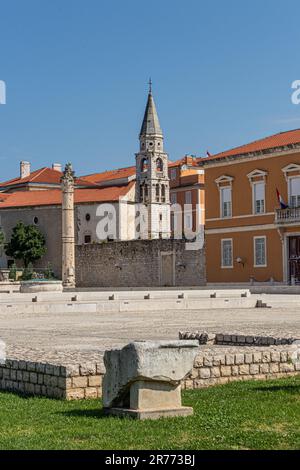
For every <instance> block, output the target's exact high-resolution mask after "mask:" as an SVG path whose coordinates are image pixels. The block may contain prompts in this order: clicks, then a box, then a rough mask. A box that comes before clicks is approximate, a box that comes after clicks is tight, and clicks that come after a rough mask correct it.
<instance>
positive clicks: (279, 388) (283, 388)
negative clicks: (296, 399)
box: [253, 384, 300, 393]
mask: <svg viewBox="0 0 300 470" xmlns="http://www.w3.org/2000/svg"><path fill="white" fill-rule="evenodd" d="M253 390H254V391H255V392H287V393H300V385H299V384H294V385H292V384H286V385H266V386H259V387H254V389H253Z"/></svg>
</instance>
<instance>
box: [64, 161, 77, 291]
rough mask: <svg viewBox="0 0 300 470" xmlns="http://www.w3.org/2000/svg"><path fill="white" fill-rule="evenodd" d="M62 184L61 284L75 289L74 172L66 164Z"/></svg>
mask: <svg viewBox="0 0 300 470" xmlns="http://www.w3.org/2000/svg"><path fill="white" fill-rule="evenodd" d="M61 184H62V282H63V287H69V288H73V287H75V225H74V171H73V170H72V165H71V163H67V164H66V167H65V170H64V174H63V176H62V178H61Z"/></svg>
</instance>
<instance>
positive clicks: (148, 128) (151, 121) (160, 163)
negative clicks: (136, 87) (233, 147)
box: [136, 80, 170, 238]
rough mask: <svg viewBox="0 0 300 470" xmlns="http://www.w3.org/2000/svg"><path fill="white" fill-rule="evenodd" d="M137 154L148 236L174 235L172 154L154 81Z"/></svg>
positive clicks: (138, 194) (139, 199) (140, 198)
mask: <svg viewBox="0 0 300 470" xmlns="http://www.w3.org/2000/svg"><path fill="white" fill-rule="evenodd" d="M139 139H140V151H139V152H138V153H137V154H136V202H137V203H140V204H141V203H142V204H145V206H146V208H147V214H148V238H170V188H169V176H168V155H167V154H166V153H165V152H164V143H163V140H164V138H163V133H162V130H161V128H160V124H159V119H158V115H157V111H156V107H155V103H154V99H153V96H152V82H151V80H150V82H149V94H148V100H147V105H146V110H145V114H144V119H143V123H142V127H141V131H140V136H139Z"/></svg>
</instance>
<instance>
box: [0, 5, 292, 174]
mask: <svg viewBox="0 0 300 470" xmlns="http://www.w3.org/2000/svg"><path fill="white" fill-rule="evenodd" d="M299 18H300V2H299V0H285V1H282V0H280V1H279V0H251V1H247V0H226V1H224V0H216V1H208V0H205V1H204V0H188V1H183V0H180V1H178V0H152V1H144V0H107V1H103V0H85V1H83V0H51V1H50V0H26V1H25V0H9V1H7V0H0V52H1V53H0V80H4V81H5V82H6V86H7V104H6V105H0V168H1V172H0V181H3V180H5V179H8V178H10V177H14V176H16V175H17V173H18V171H19V170H18V166H19V161H20V160H22V159H23V160H29V161H30V162H31V163H32V167H33V168H38V167H41V166H50V165H51V163H52V162H61V163H65V162H67V161H72V163H73V165H74V167H75V170H76V173H77V174H81V175H82V174H88V173H92V172H96V171H102V170H105V169H110V168H118V167H124V166H127V165H131V164H134V161H135V160H134V153H135V152H136V151H137V150H138V133H139V130H140V125H141V121H142V117H143V112H144V107H145V103H146V98H147V82H148V80H149V77H150V76H151V77H152V80H153V94H154V98H155V101H156V105H157V108H158V113H159V117H160V122H161V126H162V128H163V131H164V134H165V147H166V150H167V152H168V153H169V156H170V159H172V160H175V159H178V158H180V157H181V156H183V155H185V154H187V153H189V154H196V155H197V156H201V155H203V154H205V153H206V150H208V151H209V152H210V153H216V152H218V151H221V150H225V149H227V148H231V147H234V146H237V145H240V144H243V143H247V142H249V141H251V140H255V139H256V138H260V137H264V136H265V135H269V134H272V133H275V132H279V131H282V130H288V129H294V128H298V127H300V105H298V106H296V105H293V104H292V102H291V93H292V90H291V83H292V82H293V81H294V80H297V79H300V60H299V47H300V46H299V44H300V26H299Z"/></svg>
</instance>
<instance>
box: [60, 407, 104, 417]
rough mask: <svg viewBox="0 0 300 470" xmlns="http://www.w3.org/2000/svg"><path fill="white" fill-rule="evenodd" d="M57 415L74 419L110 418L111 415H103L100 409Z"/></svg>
mask: <svg viewBox="0 0 300 470" xmlns="http://www.w3.org/2000/svg"><path fill="white" fill-rule="evenodd" d="M57 414H60V415H64V416H69V417H76V418H111V415H108V414H107V413H105V411H104V410H103V409H101V408H95V409H94V410H69V411H59V412H58V413H57Z"/></svg>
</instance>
